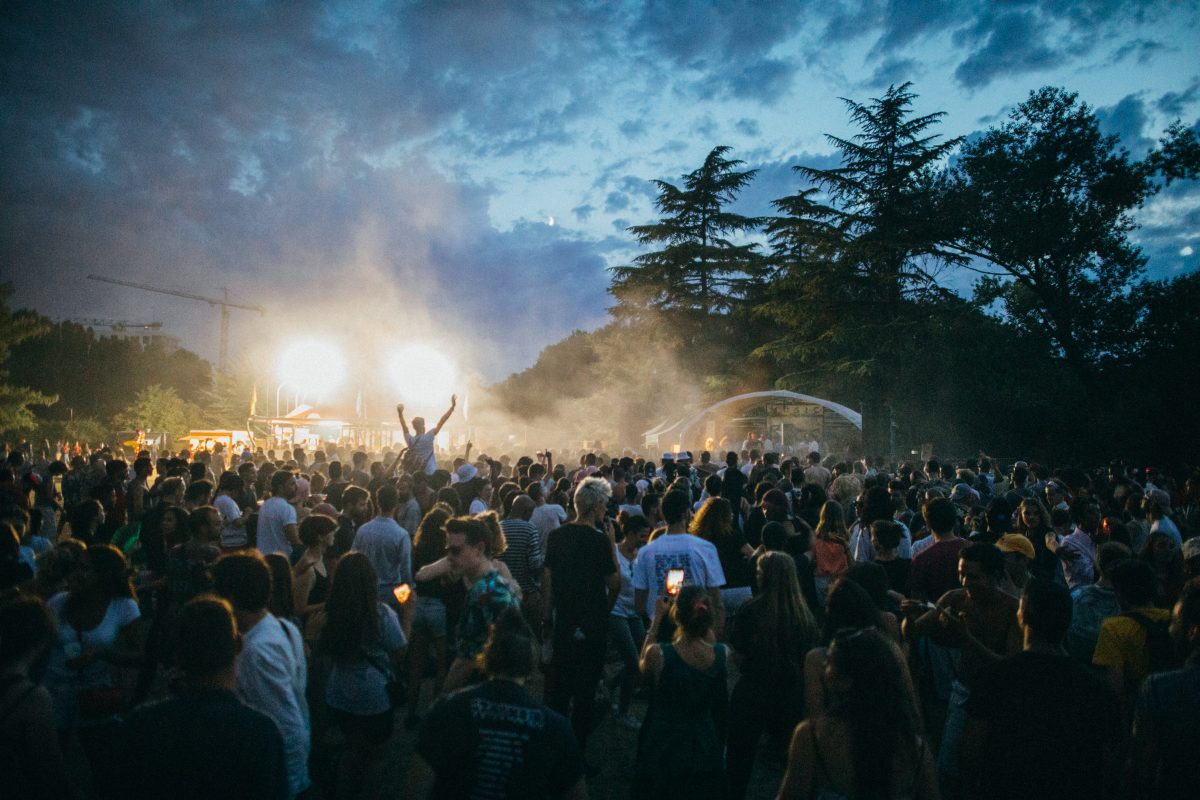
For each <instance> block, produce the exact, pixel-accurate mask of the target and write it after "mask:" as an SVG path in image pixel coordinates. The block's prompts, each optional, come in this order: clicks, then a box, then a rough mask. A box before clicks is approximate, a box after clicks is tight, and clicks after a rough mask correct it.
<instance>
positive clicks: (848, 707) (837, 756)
mask: <svg viewBox="0 0 1200 800" xmlns="http://www.w3.org/2000/svg"><path fill="white" fill-rule="evenodd" d="M826 682H827V684H828V685H829V687H830V689H831V693H832V694H833V697H834V700H833V703H832V704H831V705H830V706H829V708H828V710H825V711H823V712H822V713H820V714H819V715H815V716H812V715H810V717H809V719H807V720H805V721H804V722H802V723H800V725H799V726H798V727H797V728H796V732H795V733H794V734H793V736H792V744H791V748H790V751H789V753H788V766H787V772H786V773H785V774H784V777H783V784H782V785H781V786H780V787H779V797H781V798H809V797H826V796H830V795H834V796H838V797H854V798H856V800H868V799H871V800H873V799H874V798H892V797H897V798H899V797H905V798H921V800H930V799H931V798H932V799H933V800H936V798H938V797H939V796H940V795H939V792H938V785H937V776H936V773H935V770H934V764H933V757H932V755H931V754H930V752H929V747H928V746H927V745H926V743H925V740H924V739H923V738H922V736H921V724H920V717H919V715H918V714H917V706H916V700H915V697H914V696H913V691H912V680H911V678H909V677H908V669H907V667H906V666H905V665H904V662H903V661H901V660H900V659H897V658H895V657H894V654H893V645H892V644H891V643H890V642H888V640H887V639H886V638H885V636H884V635H883V634H882V633H880V632H879V631H877V630H875V629H873V628H855V629H847V630H842V631H840V632H839V633H838V634H837V635H836V636H835V637H834V638H833V641H832V642H831V643H830V647H829V665H828V667H827V668H826Z"/></svg>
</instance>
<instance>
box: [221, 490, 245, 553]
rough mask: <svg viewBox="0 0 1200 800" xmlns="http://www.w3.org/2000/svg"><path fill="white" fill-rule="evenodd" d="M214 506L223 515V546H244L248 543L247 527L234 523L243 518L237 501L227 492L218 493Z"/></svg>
mask: <svg viewBox="0 0 1200 800" xmlns="http://www.w3.org/2000/svg"><path fill="white" fill-rule="evenodd" d="M213 506H214V507H215V508H216V509H217V512H218V513H219V514H220V515H221V547H242V546H243V545H245V544H246V528H245V526H243V527H238V526H237V525H234V524H233V523H234V522H236V521H237V520H239V519H241V518H242V510H241V509H240V508H238V504H237V501H236V500H234V499H233V498H232V497H230V496H229V495H227V494H222V495H218V496H217V499H216V500H214V501H213Z"/></svg>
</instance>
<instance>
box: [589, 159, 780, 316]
mask: <svg viewBox="0 0 1200 800" xmlns="http://www.w3.org/2000/svg"><path fill="white" fill-rule="evenodd" d="M728 152H729V148H728V147H715V148H713V150H712V152H710V153H709V154H708V156H707V157H706V158H705V159H704V164H703V165H702V166H701V167H700V168H699V169H697V170H695V171H694V172H692V173H690V174H688V175H685V176H684V178H683V188H679V187H677V186H675V185H674V184H670V183H667V182H666V181H661V180H656V181H654V184H655V185H656V186H657V187H658V199H657V200H656V201H655V208H657V209H658V211H659V212H660V213H661V214H662V215H663V217H662V219H660V220H659V221H658V222H657V223H654V224H652V225H635V226H633V227H631V228H630V229H629V230H630V231H631V232H632V233H633V235H634V236H636V237H637V240H638V242H639V243H641V244H642V245H645V246H657V245H661V246H662V249H661V250H655V251H653V252H649V253H645V254H643V255H640V256H638V257H637V258H635V259H634V263H633V264H632V265H628V266H621V267H615V268H613V270H612V272H613V282H612V286H611V287H610V290H609V291H610V292H611V293H612V294H613V295H614V296H615V297H616V298H617V300H618V307H617V310H618V311H619V312H624V313H626V314H629V313H633V314H637V313H638V312H639V311H642V310H645V309H653V310H655V311H659V312H668V313H669V314H673V315H676V316H683V315H696V314H699V315H700V316H701V318H709V317H712V316H714V315H718V314H725V313H728V312H729V311H730V310H731V308H732V307H733V306H734V305H735V304H736V303H737V301H738V300H739V299H740V298H741V297H742V296H743V295H744V294H745V291H746V288H747V286H748V285H749V283H750V282H751V281H752V280H753V279H754V278H755V277H756V276H758V275H759V273H760V259H759V256H758V254H757V252H756V250H757V245H755V244H753V243H751V244H742V245H737V244H734V243H733V242H732V241H731V240H730V239H729V238H728V237H729V236H730V235H731V234H737V233H746V232H748V231H753V230H754V229H756V228H758V227H759V225H760V224H761V221H760V220H758V219H756V218H754V217H745V216H742V215H740V214H733V213H730V212H729V211H726V210H725V208H726V206H728V205H729V204H730V203H732V202H733V201H734V200H735V199H736V198H737V195H738V193H739V192H740V191H741V190H742V189H743V188H745V186H746V184H748V183H749V182H750V180H751V179H752V178H753V177H754V175H755V173H756V170H744V171H739V170H738V168H739V167H740V166H742V162H741V161H736V160H730V159H727V158H726V157H725V154H726V153H728Z"/></svg>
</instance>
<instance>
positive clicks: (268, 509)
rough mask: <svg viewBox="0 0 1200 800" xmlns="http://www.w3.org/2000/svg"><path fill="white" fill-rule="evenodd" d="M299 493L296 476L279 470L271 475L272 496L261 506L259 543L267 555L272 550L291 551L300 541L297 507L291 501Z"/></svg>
mask: <svg viewBox="0 0 1200 800" xmlns="http://www.w3.org/2000/svg"><path fill="white" fill-rule="evenodd" d="M295 496H296V476H295V475H294V474H292V473H291V472H288V471H287V470H282V469H281V470H279V471H278V472H276V473H275V474H274V475H272V476H271V497H270V499H268V500H267V502H265V503H263V504H262V508H260V509H259V510H258V526H257V528H256V529H255V530H256V531H257V545H258V550H259V552H260V553H262V554H263V555H264V556H266V555H270V554H271V553H283V554H284V555H290V554H291V552H292V548H293V547H295V546H296V545H298V544H299V543H300V532H299V529H298V528H297V526H296V508H295V506H293V505H292V504H291V503H289V502H288V501H289V500H291V499H292V498H293V497H295Z"/></svg>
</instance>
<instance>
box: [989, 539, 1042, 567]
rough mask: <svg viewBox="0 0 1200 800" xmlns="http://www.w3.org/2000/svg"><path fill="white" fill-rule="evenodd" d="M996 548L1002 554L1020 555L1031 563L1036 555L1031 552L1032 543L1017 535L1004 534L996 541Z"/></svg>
mask: <svg viewBox="0 0 1200 800" xmlns="http://www.w3.org/2000/svg"><path fill="white" fill-rule="evenodd" d="M996 547H998V548H999V549H1000V552H1002V553H1020V554H1021V555H1023V556H1025V557H1026V558H1028V559H1029V560H1030V561H1033V559H1034V557H1035V556H1036V553H1034V550H1033V542H1031V541H1029V540H1028V539H1026V538H1025V537H1024V536H1022V535H1021V534H1019V533H1006V534H1004V535H1003V536H1001V537H1000V538H999V539H998V540H997V541H996Z"/></svg>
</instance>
